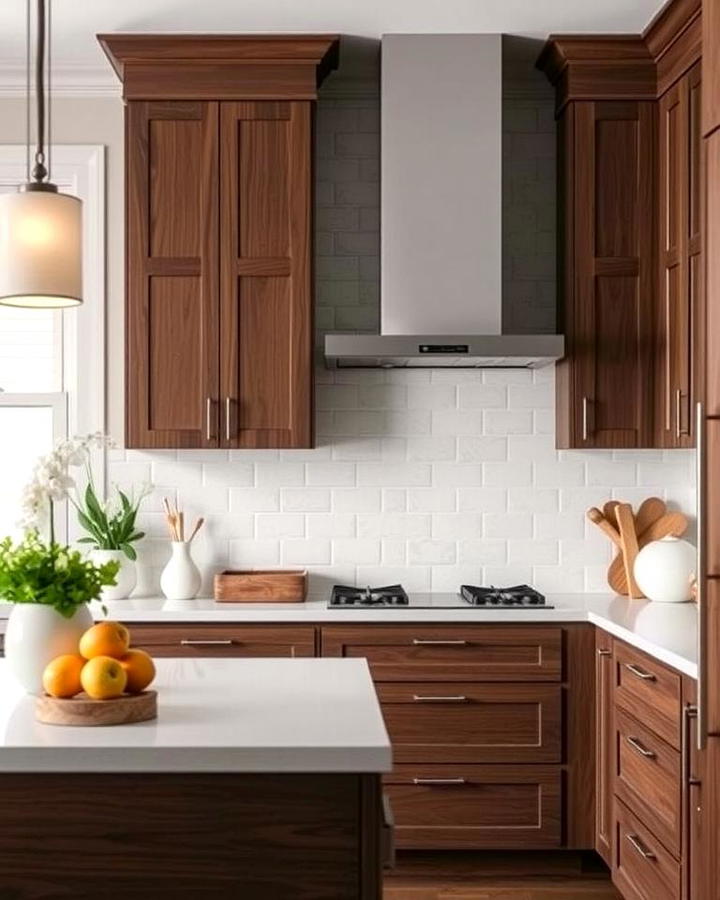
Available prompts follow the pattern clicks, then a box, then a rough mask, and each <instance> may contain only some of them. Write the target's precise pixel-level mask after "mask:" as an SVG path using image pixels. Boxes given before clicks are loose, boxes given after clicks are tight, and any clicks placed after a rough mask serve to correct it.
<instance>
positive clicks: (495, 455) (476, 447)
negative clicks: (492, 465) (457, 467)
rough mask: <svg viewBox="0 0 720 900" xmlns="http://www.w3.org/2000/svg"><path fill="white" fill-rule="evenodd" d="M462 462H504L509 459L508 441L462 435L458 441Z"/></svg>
mask: <svg viewBox="0 0 720 900" xmlns="http://www.w3.org/2000/svg"><path fill="white" fill-rule="evenodd" d="M457 442H458V460H459V461H460V462H504V461H505V460H506V459H507V458H508V439H507V438H504V437H476V436H475V435H472V436H470V435H461V436H460V437H459V438H458V439H457Z"/></svg>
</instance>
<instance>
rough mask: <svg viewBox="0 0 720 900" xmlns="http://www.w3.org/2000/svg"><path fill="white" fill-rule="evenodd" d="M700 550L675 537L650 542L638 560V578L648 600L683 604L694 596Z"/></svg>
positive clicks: (636, 563) (636, 571) (636, 569)
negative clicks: (693, 588)
mask: <svg viewBox="0 0 720 900" xmlns="http://www.w3.org/2000/svg"><path fill="white" fill-rule="evenodd" d="M696 568H697V551H696V550H695V548H694V547H693V545H692V544H689V543H688V542H687V541H683V540H680V538H676V537H665V538H662V540H659V541H651V542H650V543H649V544H646V545H645V546H644V547H643V548H642V550H641V551H640V552H639V553H638V555H637V557H636V559H635V568H634V570H633V571H634V574H635V581H637V584H638V587H639V588H640V590H641V591H642V592H643V594H645V596H646V597H647V598H648V600H657V601H658V602H660V603H684V602H685V601H687V600H690V599H691V598H692V587H693V584H694V582H695V573H696Z"/></svg>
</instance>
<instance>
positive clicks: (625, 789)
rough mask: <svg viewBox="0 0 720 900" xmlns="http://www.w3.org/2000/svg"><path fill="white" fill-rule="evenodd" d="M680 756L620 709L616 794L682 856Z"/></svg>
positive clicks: (618, 712) (617, 718)
mask: <svg viewBox="0 0 720 900" xmlns="http://www.w3.org/2000/svg"><path fill="white" fill-rule="evenodd" d="M681 786H682V779H681V772H680V754H679V753H678V751H677V750H675V749H674V748H673V747H670V746H669V745H668V744H666V743H665V741H663V740H662V739H661V738H659V737H657V735H656V734H654V733H653V732H652V731H650V730H649V729H647V728H644V727H643V726H642V725H640V723H639V722H636V721H635V720H634V719H632V718H631V717H630V716H628V715H625V714H624V713H623V712H622V711H621V710H617V711H616V713H615V795H616V796H617V797H619V798H620V799H621V800H622V801H623V802H624V803H625V804H626V805H627V806H629V807H630V808H631V809H633V810H634V811H635V812H636V813H637V814H638V815H639V816H640V817H641V819H642V821H643V822H644V823H645V824H646V825H647V826H648V828H650V829H651V830H652V832H653V834H655V835H656V836H657V837H658V838H659V839H660V840H661V841H662V842H663V844H664V845H665V846H666V847H667V848H668V850H670V851H671V852H672V853H674V854H675V855H676V856H679V855H680V851H681V843H682V841H681V834H682V811H681V810H682V808H681V797H680V793H681Z"/></svg>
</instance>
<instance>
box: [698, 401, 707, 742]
mask: <svg viewBox="0 0 720 900" xmlns="http://www.w3.org/2000/svg"><path fill="white" fill-rule="evenodd" d="M695 414H696V426H695V434H696V447H697V450H696V454H695V464H696V466H697V470H696V479H695V484H696V490H697V509H696V513H697V573H696V576H695V584H696V597H695V599H696V600H697V616H698V624H697V748H698V750H704V749H705V741H706V738H707V692H708V679H707V672H706V671H705V669H706V666H705V641H706V639H707V609H706V604H705V597H704V591H703V588H704V578H705V523H704V519H705V409H704V408H703V404H702V401H701V400H699V401H698V403H697V405H696V406H695Z"/></svg>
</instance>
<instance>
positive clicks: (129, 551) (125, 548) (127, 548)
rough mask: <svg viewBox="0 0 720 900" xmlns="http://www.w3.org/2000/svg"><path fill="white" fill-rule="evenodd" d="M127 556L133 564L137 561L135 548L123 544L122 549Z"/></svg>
mask: <svg viewBox="0 0 720 900" xmlns="http://www.w3.org/2000/svg"><path fill="white" fill-rule="evenodd" d="M120 549H121V550H122V551H123V553H124V554H125V556H127V558H128V559H131V560H132V561H133V562H134V561H135V560H136V559H137V553H136V552H135V548H134V547H133V546H132V545H131V544H123V545H122V546H121V548H120Z"/></svg>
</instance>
